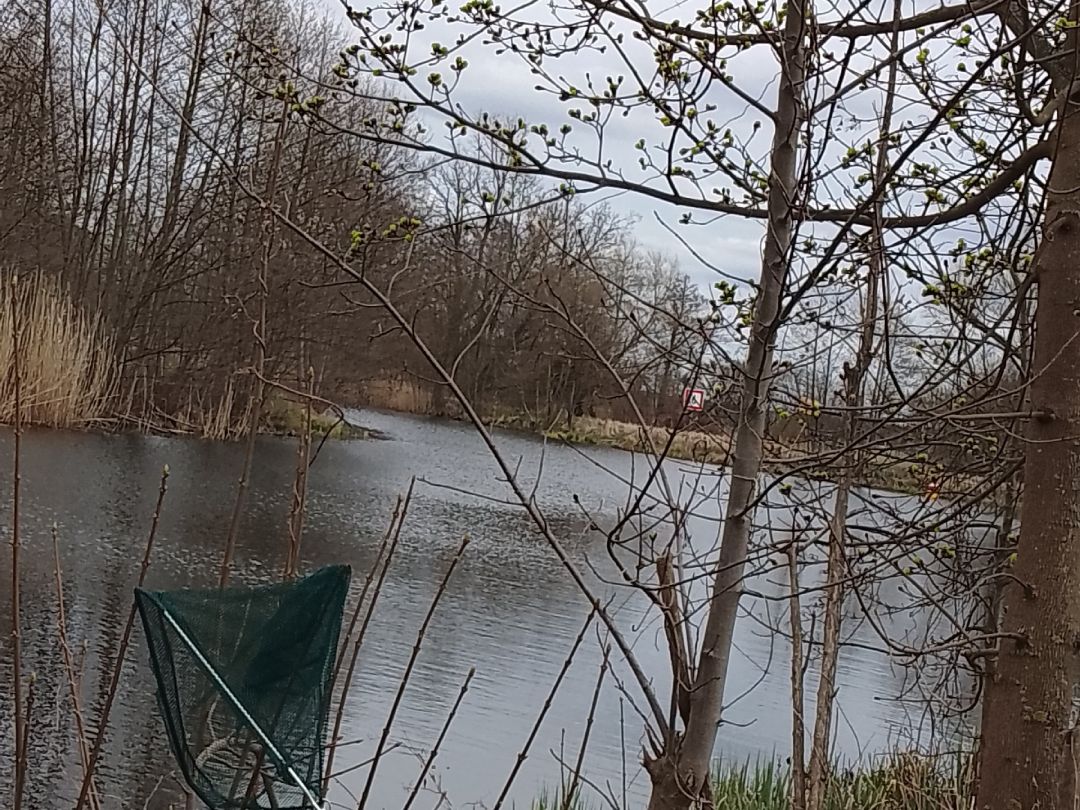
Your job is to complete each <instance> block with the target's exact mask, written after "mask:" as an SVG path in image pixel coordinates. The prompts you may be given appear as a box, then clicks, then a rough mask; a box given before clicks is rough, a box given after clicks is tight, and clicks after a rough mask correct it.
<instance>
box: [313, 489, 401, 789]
mask: <svg viewBox="0 0 1080 810" xmlns="http://www.w3.org/2000/svg"><path fill="white" fill-rule="evenodd" d="M412 492H413V482H412V481H410V482H409V489H408V491H407V492H406V493H405V498H404V499H399V500H398V503H397V506H396V507H395V509H394V518H392V519H391V523H390V542H389V546H388V547H387V553H386V560H385V561H384V562H383V564H382V568H379V560H380V559H381V557H382V548H380V549H379V556H378V557H377V558H376V559H375V565H373V566H372V567H371V570H370V571H369V572H368V577H367V581H366V582H365V583H364V590H363V591H362V592H361V594H360V601H359V602H357V603H356V612H354V613H353V623H355V621H356V616H357V615H358V613H359V611H360V607H361V605H362V604H363V601H364V594H366V593H367V589H368V586H369V585H370V584H371V578H372V574H374V573H375V570H376V569H379V578H378V580H377V581H376V583H375V590H374V591H373V592H372V594H371V602H369V603H368V608H367V612H366V613H365V614H364V621H363V623H361V625H360V632H359V633H357V635H356V640H355V641H354V642H353V647H352V656H351V657H350V659H349V671H348V672H347V673H345V684H344V686H342V687H341V697H340V698H339V699H338V707H337V716H336V717H335V718H334V733H333V735H332V736H331V737H330V750H329V752H327V755H326V771H325V775H324V776H323V794H325V793H326V791H327V789H328V788H329V787H330V773H331V772H332V769H333V764H334V754H335V752H336V751H337V740H338V739H339V738H340V736H341V722H342V718H343V717H344V716H345V701H346V699H347V698H348V696H349V688H350V687H351V686H352V680H353V672H355V671H356V660H357V658H358V657H359V656H360V647H361V646H362V645H363V643H364V636H365V635H366V633H367V628H368V625H369V624H370V623H371V617H372V615H373V614H374V613H375V605H376V603H378V601H379V594H381V593H382V586H383V581H384V580H385V579H386V572H387V571H389V570H390V563H391V562H393V560H394V551H395V550H396V549H397V545H398V539H399V538H400V537H401V527H402V526H404V525H405V516H406V515H407V514H408V511H409V501H411V500H412ZM394 519H396V521H397V522H396V523H395V522H394ZM383 543H384V544H385V543H386V540H385V539H384V540H383ZM351 631H352V627H351V625H350V633H351ZM347 639H348V635H346V644H347V643H348V641H347ZM341 652H342V657H343V656H344V653H345V647H342V650H341ZM340 667H341V661H340V660H339V661H338V669H340ZM334 680H335V681H336V680H337V673H336V671H335V675H334ZM377 757H378V755H376V758H377Z"/></svg>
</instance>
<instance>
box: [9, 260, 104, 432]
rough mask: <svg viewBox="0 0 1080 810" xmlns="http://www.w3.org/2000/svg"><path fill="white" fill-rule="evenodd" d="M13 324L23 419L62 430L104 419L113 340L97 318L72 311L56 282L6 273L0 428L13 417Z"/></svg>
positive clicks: (69, 302)
mask: <svg viewBox="0 0 1080 810" xmlns="http://www.w3.org/2000/svg"><path fill="white" fill-rule="evenodd" d="M13 321H14V323H13ZM15 326H17V327H18V328H19V330H20V340H19V349H20V358H19V360H20V376H21V378H22V409H23V414H22V415H23V421H24V422H25V423H26V424H33V425H44V426H48V427H57V428H67V427H83V426H86V425H89V424H92V423H94V422H97V421H100V420H102V419H104V418H105V417H106V416H107V415H108V409H109V407H110V403H111V402H112V400H113V398H114V394H115V392H116V382H117V379H118V376H117V373H116V371H117V369H116V358H115V352H114V346H113V342H112V339H111V338H110V337H109V335H108V333H107V331H106V329H105V327H104V325H103V324H102V322H101V320H100V319H99V318H98V317H97V316H90V315H87V314H86V313H84V312H83V311H82V310H81V309H79V308H78V307H76V306H75V305H74V304H73V303H72V302H71V299H70V297H69V296H68V294H67V291H66V290H65V289H64V288H63V286H62V285H61V284H60V283H59V282H58V281H57V280H56V279H55V278H52V277H50V276H46V275H43V274H41V273H34V274H25V275H20V274H16V273H14V272H13V271H10V270H9V271H7V272H6V273H5V277H4V278H3V280H2V281H0V422H3V423H7V424H10V423H12V422H13V421H14V419H15V390H14V384H13V377H12V361H13V359H14V341H13V337H14V334H13V328H14V327H15Z"/></svg>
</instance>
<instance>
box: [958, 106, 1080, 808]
mask: <svg viewBox="0 0 1080 810" xmlns="http://www.w3.org/2000/svg"><path fill="white" fill-rule="evenodd" d="M1074 99H1075V96H1074V97H1073V98H1070V99H1068V100H1067V101H1066V102H1065V104H1064V109H1063V111H1062V113H1061V115H1062V119H1061V120H1060V122H1059V123H1058V127H1057V131H1056V132H1055V133H1054V135H1052V136H1051V140H1052V141H1053V142H1054V143H1056V144H1057V152H1056V155H1055V157H1054V164H1053V168H1052V170H1051V172H1050V183H1049V186H1050V191H1049V192H1048V194H1047V203H1046V206H1047V207H1046V216H1045V224H1044V228H1043V238H1042V244H1041V245H1040V247H1039V250H1038V251H1037V254H1036V259H1035V262H1034V266H1033V267H1032V272H1033V273H1035V278H1036V281H1037V282H1038V307H1037V310H1036V313H1035V343H1034V360H1033V363H1032V383H1031V390H1030V396H1031V406H1032V409H1033V410H1034V411H1035V412H1041V413H1043V414H1045V416H1044V417H1042V418H1038V419H1033V420H1032V421H1031V424H1030V425H1029V428H1028V440H1029V443H1028V445H1027V451H1026V459H1025V466H1024V499H1023V503H1022V505H1021V511H1020V539H1019V544H1018V549H1017V556H1016V562H1015V564H1014V566H1013V568H1012V570H1011V572H1010V574H1012V575H1014V577H1012V576H1011V577H1010V578H1009V580H1008V584H1007V587H1006V590H1005V595H1004V601H1005V618H1004V624H1003V630H1004V632H1005V633H1009V634H1016V635H1017V636H1018V637H1017V638H1003V639H1002V640H1001V645H1000V647H1001V653H1000V655H999V656H998V660H997V662H996V670H995V672H994V674H993V677H991V678H990V679H988V681H987V683H986V687H985V696H984V699H983V724H982V746H981V754H980V769H979V770H980V773H981V782H980V785H979V793H978V804H977V806H978V807H979V808H988V809H989V810H1029V808H1039V810H1066V808H1069V810H1072V808H1074V807H1075V802H1076V798H1077V791H1076V788H1077V780H1076V768H1077V767H1078V763H1080V749H1077V748H1076V741H1075V739H1074V734H1075V729H1076V724H1077V712H1078V709H1080V442H1078V441H1077V439H1076V437H1077V436H1078V435H1080V317H1078V313H1080V105H1078V104H1077V103H1076V100H1074ZM1054 189H1058V190H1059V191H1054Z"/></svg>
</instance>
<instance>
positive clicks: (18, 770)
mask: <svg viewBox="0 0 1080 810" xmlns="http://www.w3.org/2000/svg"><path fill="white" fill-rule="evenodd" d="M17 298H18V296H17V294H16V293H15V291H14V290H12V294H11V342H12V363H11V371H12V378H13V382H14V385H15V456H14V459H13V477H12V484H11V649H12V653H11V656H12V671H13V673H14V675H13V677H12V684H13V692H14V701H15V796H14V801H13V803H12V807H13V808H14V810H20V808H21V807H22V794H23V786H24V783H25V780H26V743H27V734H26V729H27V725H28V724H27V722H26V718H25V717H24V716H23V697H22V632H21V624H22V607H21V594H20V592H19V490H20V484H21V483H22V475H21V468H20V463H21V450H22V378H21V376H20V368H19V305H18V301H17ZM27 711H28V712H29V709H28V710H27Z"/></svg>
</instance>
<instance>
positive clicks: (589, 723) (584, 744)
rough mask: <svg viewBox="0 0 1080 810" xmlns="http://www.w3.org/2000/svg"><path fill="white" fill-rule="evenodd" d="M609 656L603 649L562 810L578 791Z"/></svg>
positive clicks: (609, 652) (569, 803)
mask: <svg viewBox="0 0 1080 810" xmlns="http://www.w3.org/2000/svg"><path fill="white" fill-rule="evenodd" d="M610 654H611V650H610V649H609V648H607V647H604V657H603V660H601V661H600V674H599V675H598V676H597V677H596V688H595V689H593V694H592V702H591V703H590V704H589V716H588V718H587V719H586V720H585V733H584V734H582V735H581V747H580V748H579V749H578V755H577V762H575V763H574V771H573V773H572V774H571V775H570V784H569V785H568V786H567V789H566V792H565V793H564V794H563V804H562V810H570V807H571V804H572V803H573V798H574V795H575V794H576V793H577V790H578V784H579V783H580V782H581V769H582V768H583V767H584V766H585V751H586V749H587V748H588V747H589V735H590V734H592V727H593V720H594V719H595V718H596V704H597V703H598V702H599V700H600V690H601V689H602V688H603V686H604V676H605V675H607V671H608V656H609V655H610Z"/></svg>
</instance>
